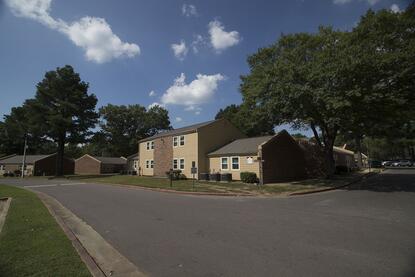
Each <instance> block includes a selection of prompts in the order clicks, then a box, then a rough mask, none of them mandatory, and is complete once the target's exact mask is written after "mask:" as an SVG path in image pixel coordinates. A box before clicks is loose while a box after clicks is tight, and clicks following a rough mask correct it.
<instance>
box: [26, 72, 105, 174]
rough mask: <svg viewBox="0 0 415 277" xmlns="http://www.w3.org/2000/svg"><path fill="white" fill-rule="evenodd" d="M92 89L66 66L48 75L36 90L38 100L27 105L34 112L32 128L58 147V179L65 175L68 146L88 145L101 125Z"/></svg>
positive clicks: (31, 118)
mask: <svg viewBox="0 0 415 277" xmlns="http://www.w3.org/2000/svg"><path fill="white" fill-rule="evenodd" d="M88 87H89V85H88V83H86V82H84V81H82V80H81V78H80V76H79V74H78V73H76V72H75V71H74V69H73V68H72V67H71V66H70V65H66V66H64V67H61V68H57V69H56V70H53V71H49V72H46V74H45V77H44V79H43V80H42V81H41V82H39V83H38V84H37V86H36V88H37V91H36V96H35V98H34V99H32V100H28V101H26V105H28V106H29V107H30V110H31V115H30V124H31V125H32V126H36V128H37V129H38V131H39V132H40V133H41V134H42V135H43V136H44V137H47V138H49V139H50V140H52V141H54V142H55V143H56V144H57V162H56V175H62V174H63V157H64V152H65V144H67V143H82V142H85V141H86V139H87V137H88V136H89V135H90V134H91V132H90V128H92V127H94V126H95V124H96V122H97V118H98V115H97V113H96V112H95V106H96V103H97V98H96V96H95V95H94V94H88Z"/></svg>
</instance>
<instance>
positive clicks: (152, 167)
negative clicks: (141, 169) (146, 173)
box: [150, 160, 154, 169]
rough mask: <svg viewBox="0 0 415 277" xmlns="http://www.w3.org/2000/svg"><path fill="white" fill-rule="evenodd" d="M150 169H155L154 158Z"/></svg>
mask: <svg viewBox="0 0 415 277" xmlns="http://www.w3.org/2000/svg"><path fill="white" fill-rule="evenodd" d="M150 169H154V160H150Z"/></svg>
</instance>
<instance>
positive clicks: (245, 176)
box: [241, 171, 258, 184]
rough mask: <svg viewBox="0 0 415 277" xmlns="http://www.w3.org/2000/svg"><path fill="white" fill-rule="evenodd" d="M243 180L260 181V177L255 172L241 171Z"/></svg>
mask: <svg viewBox="0 0 415 277" xmlns="http://www.w3.org/2000/svg"><path fill="white" fill-rule="evenodd" d="M241 181H242V182H244V183H250V184H253V183H258V177H257V176H256V173H255V172H247V171H245V172H241Z"/></svg>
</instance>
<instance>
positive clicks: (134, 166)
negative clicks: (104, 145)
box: [127, 153, 140, 175]
mask: <svg viewBox="0 0 415 277" xmlns="http://www.w3.org/2000/svg"><path fill="white" fill-rule="evenodd" d="M139 170H140V159H139V156H138V153H135V154H133V155H131V156H128V157H127V173H128V174H133V175H136V174H138V172H139Z"/></svg>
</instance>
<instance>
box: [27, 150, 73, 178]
mask: <svg viewBox="0 0 415 277" xmlns="http://www.w3.org/2000/svg"><path fill="white" fill-rule="evenodd" d="M56 158H57V155H53V156H50V157H47V158H45V159H43V160H39V161H37V162H35V167H34V169H35V172H34V175H35V176H43V175H45V176H52V175H55V174H56ZM74 167H75V162H74V161H73V160H72V159H69V158H64V159H63V174H65V175H69V174H74Z"/></svg>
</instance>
